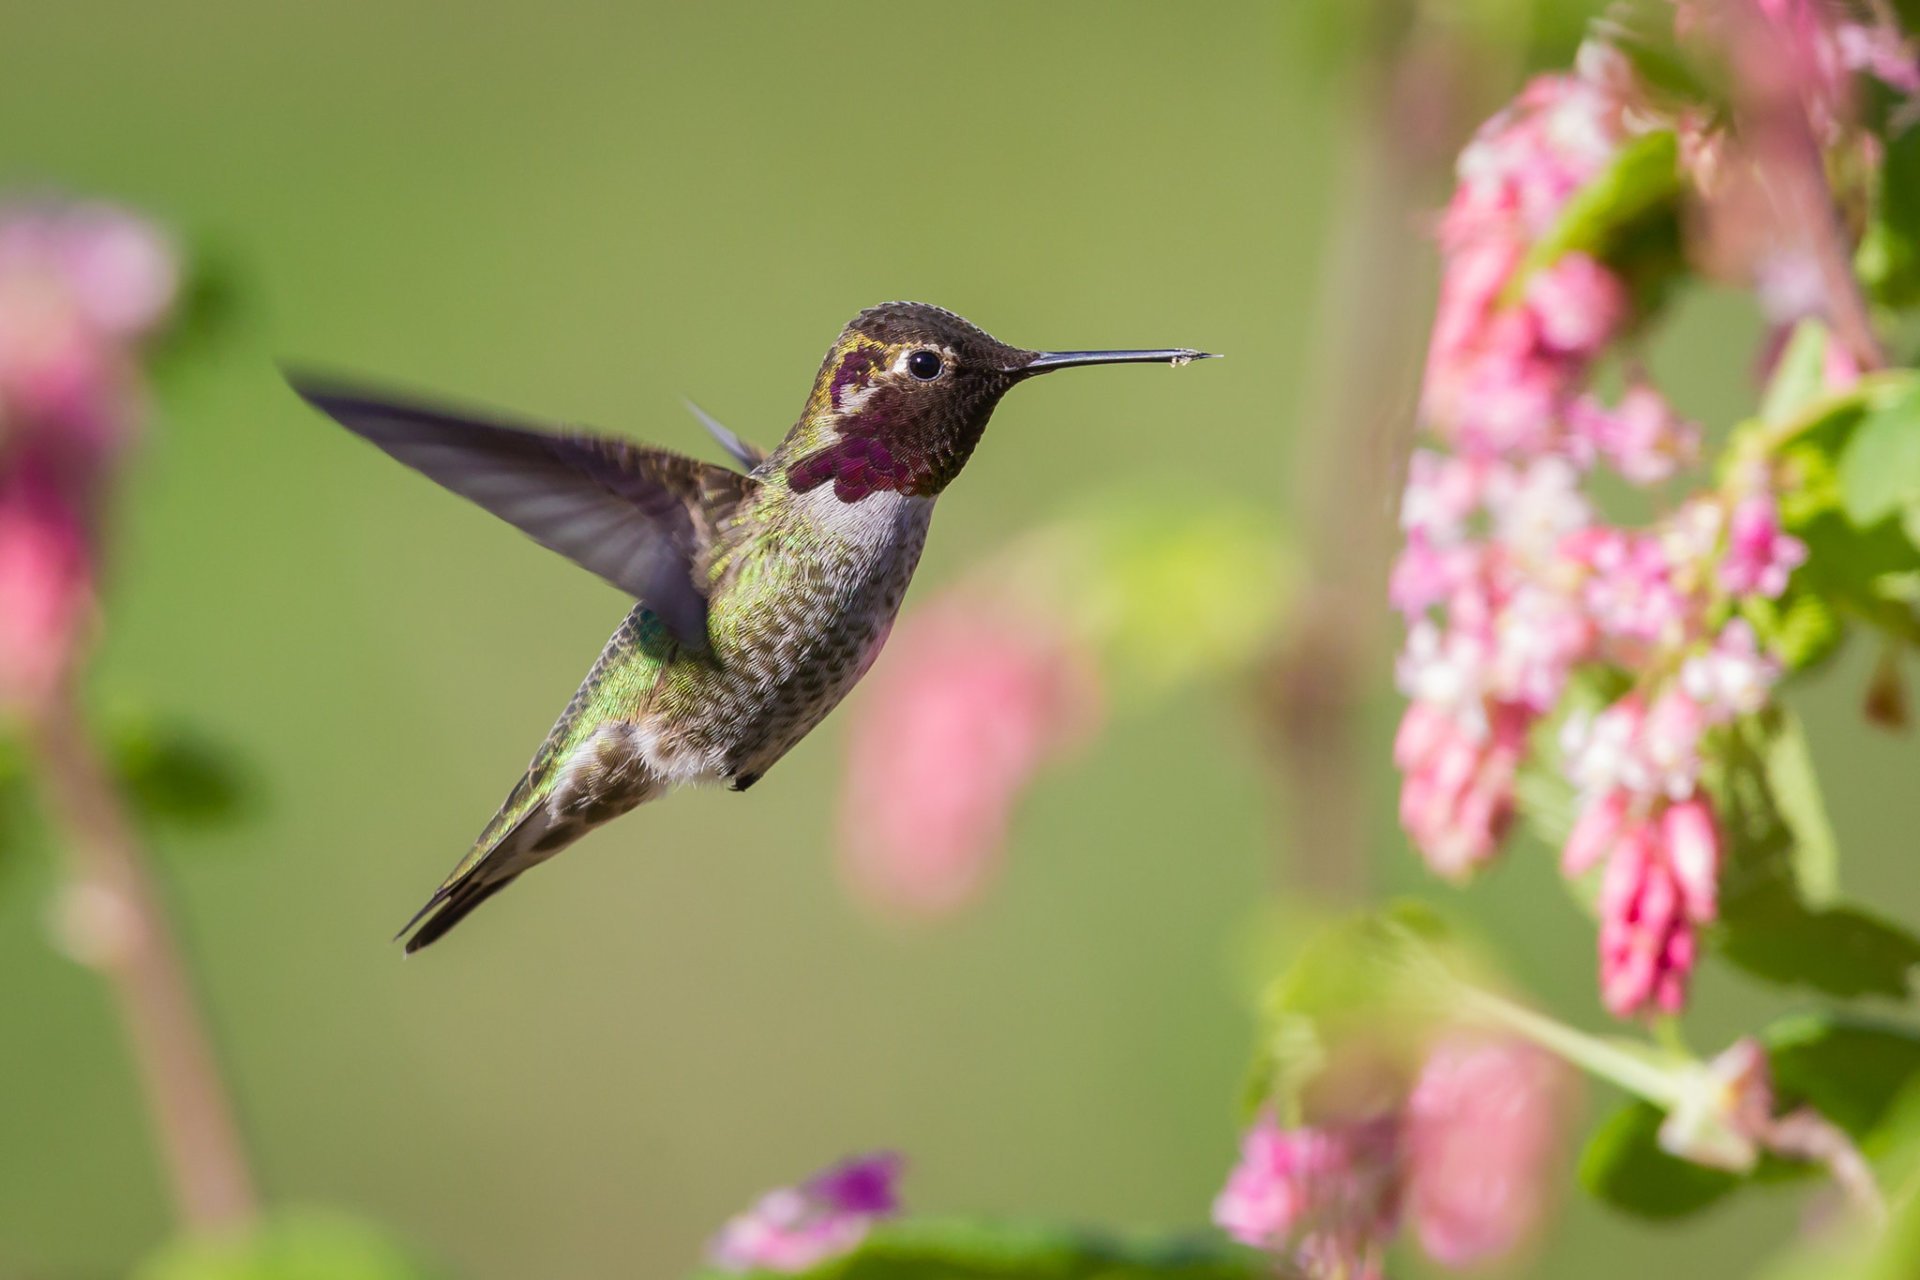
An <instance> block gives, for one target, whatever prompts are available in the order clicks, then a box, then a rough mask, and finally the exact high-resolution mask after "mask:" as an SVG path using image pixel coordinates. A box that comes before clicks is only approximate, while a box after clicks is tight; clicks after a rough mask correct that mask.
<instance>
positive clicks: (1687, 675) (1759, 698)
mask: <svg viewBox="0 0 1920 1280" xmlns="http://www.w3.org/2000/svg"><path fill="white" fill-rule="evenodd" d="M1780 675H1781V667H1780V663H1779V662H1778V661H1777V660H1776V659H1774V658H1772V657H1770V656H1769V655H1767V654H1764V653H1762V652H1760V642H1759V640H1758V639H1757V638H1756V637H1755V636H1754V634H1753V627H1752V626H1750V625H1749V624H1748V622H1747V620H1746V619H1745V618H1735V619H1733V620H1732V621H1730V622H1728V623H1727V625H1726V626H1725V627H1723V628H1722V629H1721V631H1720V634H1719V636H1718V637H1716V638H1715V640H1714V642H1713V645H1712V647H1711V648H1709V649H1707V650H1706V651H1705V652H1703V653H1699V654H1696V655H1694V656H1693V657H1691V658H1689V659H1687V661H1686V665H1684V666H1682V667H1681V668H1680V687H1681V688H1682V689H1684V690H1685V691H1686V693H1687V696H1688V697H1690V698H1692V699H1693V700H1694V701H1696V702H1698V703H1700V704H1701V705H1702V706H1703V707H1706V708H1707V709H1708V711H1709V713H1710V714H1711V715H1712V717H1713V719H1714V720H1715V721H1724V720H1730V719H1732V718H1733V717H1735V716H1744V715H1751V714H1752V713H1753V712H1756V711H1758V710H1760V709H1761V708H1762V707H1764V706H1766V705H1767V700H1768V699H1769V698H1770V697H1771V696H1772V693H1773V686H1774V684H1775V682H1776V681H1778V680H1779V679H1780Z"/></svg>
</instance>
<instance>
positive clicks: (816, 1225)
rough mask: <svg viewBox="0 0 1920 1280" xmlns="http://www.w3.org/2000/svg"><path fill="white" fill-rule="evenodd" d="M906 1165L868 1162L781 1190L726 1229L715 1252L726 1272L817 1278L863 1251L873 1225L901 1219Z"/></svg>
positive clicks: (883, 1156)
mask: <svg viewBox="0 0 1920 1280" xmlns="http://www.w3.org/2000/svg"><path fill="white" fill-rule="evenodd" d="M900 1166H901V1159H900V1157H899V1156H897V1155H895V1154H893V1153H891V1152H882V1153H880V1154H877V1155H869V1156H862V1157H860V1158H858V1159H854V1160H849V1161H847V1162H846V1163H844V1164H840V1165H836V1166H834V1167H833V1168H831V1169H828V1170H826V1171H825V1172H823V1173H820V1174H817V1175H815V1176H814V1177H813V1178H811V1179H809V1180H808V1181H807V1182H805V1183H803V1184H802V1185H800V1186H798V1187H781V1188H779V1189H777V1190H774V1191H769V1192H768V1193H767V1194H766V1195H764V1196H762V1197H761V1198H760V1200H759V1203H757V1204H755V1205H754V1206H753V1208H751V1209H749V1210H748V1211H747V1212H745V1213H743V1214H741V1215H739V1216H738V1217H736V1218H734V1219H732V1220H731V1221H729V1222H728V1223H727V1224H726V1226H724V1227H723V1228H721V1230H720V1234H719V1235H718V1236H717V1237H716V1238H715V1239H714V1241H713V1243H712V1245H711V1246H710V1247H709V1249H708V1256H709V1257H710V1258H711V1260H712V1261H713V1263H714V1265H715V1266H717V1267H720V1268H721V1269H722V1270H725V1271H781V1272H788V1273H794V1272H801V1271H807V1270H811V1269H812V1268H814V1267H816V1266H818V1265H820V1264H821V1263H822V1262H825V1261H827V1260H828V1259H829V1258H836V1257H839V1256H840V1255H841V1254H844V1253H847V1252H849V1251H850V1250H852V1249H854V1248H855V1247H857V1246H858V1245H859V1244H860V1242H861V1241H862V1240H864V1239H865V1238H866V1235H867V1232H868V1231H869V1230H871V1229H872V1227H873V1224H874V1223H876V1222H878V1221H879V1220H880V1219H882V1218H887V1217H891V1216H892V1215H894V1214H896V1213H898V1212H899V1211H900V1201H899V1196H898V1194H897V1192H896V1191H895V1187H894V1184H895V1183H896V1182H897V1181H898V1180H899V1177H900Z"/></svg>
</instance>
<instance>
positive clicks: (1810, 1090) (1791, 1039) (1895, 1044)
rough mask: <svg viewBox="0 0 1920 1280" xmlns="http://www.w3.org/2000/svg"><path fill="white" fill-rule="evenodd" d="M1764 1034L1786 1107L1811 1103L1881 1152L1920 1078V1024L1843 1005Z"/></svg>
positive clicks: (1794, 1019)
mask: <svg viewBox="0 0 1920 1280" xmlns="http://www.w3.org/2000/svg"><path fill="white" fill-rule="evenodd" d="M1762 1039H1764V1040H1765V1042H1766V1045H1767V1058H1768V1061H1769V1062H1770V1063H1771V1065H1772V1067H1773V1083H1774V1090H1775V1094H1776V1096H1777V1097H1778V1099H1779V1102H1780V1105H1781V1107H1782V1108H1783V1109H1784V1108H1790V1107H1793V1106H1795V1105H1798V1104H1799V1103H1803V1102H1804V1103H1808V1104H1810V1105H1811V1106H1812V1107H1813V1108H1814V1109H1815V1110H1817V1111H1818V1112H1819V1113H1820V1114H1821V1115H1823V1116H1825V1117H1826V1118H1827V1119H1829V1120H1831V1121H1833V1123H1835V1124H1837V1125H1839V1126H1840V1127H1841V1128H1842V1129H1845V1130H1846V1131H1847V1134H1848V1135H1849V1136H1850V1137H1852V1138H1853V1140H1854V1141H1855V1142H1857V1143H1859V1144H1860V1145H1861V1146H1862V1147H1863V1148H1864V1149H1866V1150H1867V1153H1868V1154H1869V1155H1871V1154H1873V1153H1874V1152H1873V1148H1874V1147H1875V1146H1876V1145H1880V1143H1881V1140H1882V1138H1883V1137H1884V1136H1885V1135H1883V1133H1882V1130H1883V1129H1884V1128H1885V1126H1886V1125H1887V1123H1888V1121H1889V1120H1890V1119H1891V1118H1893V1117H1894V1116H1895V1115H1896V1114H1897V1112H1898V1110H1899V1108H1898V1106H1897V1104H1898V1103H1899V1102H1900V1100H1901V1098H1902V1096H1903V1095H1904V1094H1906V1093H1907V1091H1908V1090H1909V1089H1911V1088H1912V1087H1914V1086H1915V1085H1916V1084H1920V1030H1916V1029H1915V1028H1913V1027H1909V1026H1904V1025H1901V1024H1898V1023H1893V1022H1885V1021H1880V1020H1876V1019H1870V1018H1862V1017H1858V1016H1855V1015H1851V1014H1847V1013H1842V1012H1824V1013H1805V1014H1796V1015H1794V1016H1792V1017H1788V1018H1784V1019H1782V1020H1781V1021H1779V1022H1776V1023H1774V1024H1773V1025H1772V1026H1770V1027H1768V1028H1767V1030H1766V1031H1765V1032H1764V1033H1763V1035H1762Z"/></svg>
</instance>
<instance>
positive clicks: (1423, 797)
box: [1393, 702, 1528, 879]
mask: <svg viewBox="0 0 1920 1280" xmlns="http://www.w3.org/2000/svg"><path fill="white" fill-rule="evenodd" d="M1527 722H1528V716H1527V715H1526V713H1525V712H1524V711H1522V710H1520V709H1519V708H1517V707H1506V706H1495V707H1494V708H1492V709H1491V713H1490V716H1489V719H1488V723H1487V726H1486V729H1485V731H1484V732H1475V731H1473V730H1472V729H1469V728H1466V727H1463V726H1462V725H1461V724H1460V723H1459V722H1458V721H1457V720H1455V719H1454V718H1453V717H1452V716H1450V715H1448V714H1447V713H1446V712H1444V711H1441V710H1439V709H1437V708H1435V707H1433V706H1431V705H1429V704H1427V703H1424V702H1414V703H1413V704H1411V705H1410V706H1408V708H1407V712H1406V715H1405V716H1404V717H1403V718H1402V719H1401V721H1400V732H1399V734H1398V735H1397V736H1396V737H1395V739H1394V746H1393V758H1394V763H1395V764H1396V765H1398V766H1399V767H1400V771H1401V773H1402V775H1403V777H1402V779H1401V784H1400V823H1401V825H1402V826H1404V827H1405V828H1406V830H1407V835H1408V836H1409V837H1410V838H1411V839H1412V840H1413V843H1414V846H1415V847H1416V848H1417V849H1419V850H1420V852H1421V854H1422V856H1424V857H1425V858H1426V860H1427V865H1428V866H1430V867H1431V868H1433V870H1435V871H1436V872H1438V873H1439V874H1441V875H1444V876H1448V877H1450V878H1456V879H1457V878H1459V877H1462V876H1465V875H1467V874H1468V873H1470V872H1472V871H1473V870H1475V869H1476V868H1478V867H1479V866H1481V865H1482V864H1484V863H1485V862H1487V861H1488V860H1489V859H1491V858H1492V857H1493V855H1494V854H1495V853H1496V852H1498V851H1499V848H1500V843H1501V841H1502V840H1504V839H1505V838H1506V834H1507V829H1508V828H1509V827H1510V826H1511V825H1512V822H1513V786H1514V778H1515V776H1516V773H1517V771H1518V768H1519V763H1520V757H1521V755H1522V754H1523V753H1524V752H1525V750H1526V727H1527Z"/></svg>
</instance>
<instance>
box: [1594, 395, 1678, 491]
mask: <svg viewBox="0 0 1920 1280" xmlns="http://www.w3.org/2000/svg"><path fill="white" fill-rule="evenodd" d="M1567 423H1568V428H1569V429H1570V430H1571V431H1572V432H1573V433H1574V434H1575V436H1576V438H1577V439H1578V440H1580V441H1581V442H1582V444H1584V445H1585V447H1587V448H1589V449H1591V450H1592V451H1593V452H1594V453H1595V454H1596V455H1598V456H1599V457H1602V458H1605V459H1606V460H1607V462H1608V463H1609V464H1610V465H1611V466H1612V467H1613V468H1614V470H1616V471H1618V472H1619V473H1620V474H1621V475H1622V476H1625V477H1626V478H1627V479H1628V480H1630V481H1632V482H1633V483H1634V484H1637V485H1651V484H1659V483H1660V482H1662V481H1664V480H1667V479H1670V478H1671V477H1672V476H1673V474H1674V473H1675V472H1676V471H1678V470H1679V469H1680V468H1681V467H1683V466H1688V465H1691V464H1692V463H1693V462H1694V461H1695V459H1696V458H1697V457H1698V456H1699V451H1700V429H1699V427H1697V426H1695V425H1694V424H1693V423H1690V422H1686V421H1684V420H1682V419H1681V418H1680V416H1679V415H1678V414H1676V413H1674V411H1673V406H1671V405H1670V404H1668V403H1667V399H1666V397H1665V396H1663V395H1661V394H1660V393H1659V392H1658V391H1656V390H1654V389H1653V388H1652V387H1650V386H1648V385H1647V384H1645V383H1642V382H1636V383H1634V384H1633V385H1632V386H1630V387H1628V388H1627V390H1626V392H1625V394H1623V395H1622V396H1621V397H1620V403H1619V404H1618V405H1617V406H1616V407H1614V408H1612V409H1609V408H1607V407H1605V406H1604V405H1602V404H1601V403H1600V402H1599V401H1598V400H1596V399H1594V398H1593V397H1592V396H1583V397H1581V398H1580V399H1579V400H1578V401H1576V402H1575V403H1574V404H1573V405H1572V406H1571V407H1570V408H1569V409H1568V411H1567Z"/></svg>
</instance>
